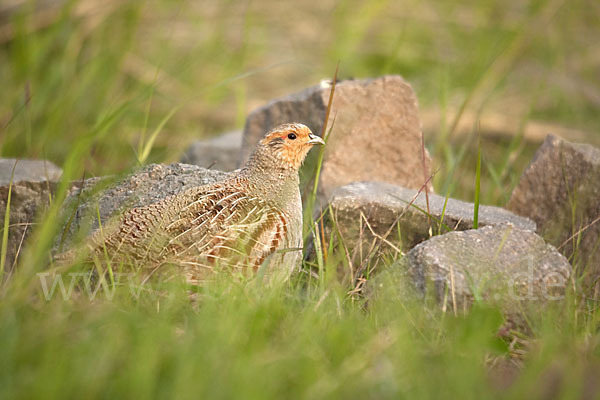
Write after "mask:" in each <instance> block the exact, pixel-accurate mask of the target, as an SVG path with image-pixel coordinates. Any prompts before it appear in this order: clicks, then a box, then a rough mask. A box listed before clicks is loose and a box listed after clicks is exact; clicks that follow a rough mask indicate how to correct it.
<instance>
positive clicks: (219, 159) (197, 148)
mask: <svg viewBox="0 0 600 400" xmlns="http://www.w3.org/2000/svg"><path fill="white" fill-rule="evenodd" d="M241 149H242V132H241V131H233V132H229V133H225V134H223V135H220V136H217V137H214V138H211V139H207V140H198V141H196V142H194V143H192V145H191V146H190V147H189V148H188V149H187V150H186V152H185V153H184V154H183V156H182V157H181V162H182V163H186V164H193V165H198V166H200V167H204V168H209V169H212V168H213V167H214V168H216V169H218V170H220V171H233V170H234V169H236V168H237V167H238V165H239V163H240V152H241Z"/></svg>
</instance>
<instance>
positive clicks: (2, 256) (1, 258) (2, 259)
mask: <svg viewBox="0 0 600 400" xmlns="http://www.w3.org/2000/svg"><path fill="white" fill-rule="evenodd" d="M18 163H19V160H17V161H15V165H13V169H12V172H11V173H10V182H9V184H8V196H7V198H6V210H5V211H4V227H3V229H4V230H3V231H2V250H1V251H0V284H1V283H2V278H3V277H4V268H5V265H6V256H7V252H8V229H9V226H10V200H11V196H12V185H13V180H14V178H15V169H16V168H17V164H18Z"/></svg>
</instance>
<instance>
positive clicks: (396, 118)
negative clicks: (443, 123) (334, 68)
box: [242, 75, 431, 197]
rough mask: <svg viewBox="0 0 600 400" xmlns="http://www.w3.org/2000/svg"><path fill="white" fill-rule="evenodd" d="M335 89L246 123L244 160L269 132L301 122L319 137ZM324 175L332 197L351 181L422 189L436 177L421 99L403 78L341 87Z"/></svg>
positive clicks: (270, 108) (314, 90) (318, 89)
mask: <svg viewBox="0 0 600 400" xmlns="http://www.w3.org/2000/svg"><path fill="white" fill-rule="evenodd" d="M330 90H331V87H330V85H329V84H322V85H317V86H313V87H310V88H308V89H306V90H304V91H302V92H299V93H295V94H292V95H289V96H286V97H282V98H279V99H277V100H274V101H273V102H271V103H269V104H267V105H266V106H264V107H262V108H259V109H257V110H255V111H254V112H252V113H251V114H250V115H249V116H248V119H247V120H246V126H245V128H244V143H243V147H242V162H243V161H245V160H246V159H247V158H248V157H249V155H250V153H251V152H252V149H253V147H254V145H256V143H257V142H258V140H259V139H260V138H261V137H262V135H264V133H265V132H266V131H268V130H269V129H271V128H273V127H274V126H276V125H278V124H281V123H285V122H301V123H303V124H306V125H307V126H308V127H309V128H311V130H312V131H313V132H315V133H317V134H319V133H320V132H321V130H322V124H323V121H324V119H325V112H326V109H327V103H328V100H329V93H330ZM333 116H335V117H336V118H335V125H334V127H333V130H332V133H331V136H330V137H329V142H328V144H327V148H326V151H325V159H324V163H323V168H322V171H321V182H320V189H321V191H322V193H323V194H324V195H325V196H326V197H329V196H330V194H331V193H332V192H333V190H334V189H335V188H337V187H340V186H343V185H345V184H348V183H350V182H355V181H363V180H373V181H381V182H388V183H394V184H398V185H402V186H406V187H409V188H415V189H418V188H420V187H421V186H422V185H423V183H424V182H425V180H426V179H427V177H429V174H430V164H431V162H430V159H429V155H428V154H427V152H426V155H425V157H426V169H427V170H426V172H424V171H423V161H422V159H421V124H420V121H419V110H418V105H417V98H416V96H415V93H414V92H413V90H412V88H411V87H410V85H409V84H408V83H407V82H406V81H404V79H402V78H401V77H400V76H393V75H392V76H384V77H381V78H377V79H361V80H348V81H342V82H340V83H338V84H337V85H336V89H335V96H334V100H333V105H332V110H331V118H330V119H329V126H328V129H329V128H330V127H331V124H333Z"/></svg>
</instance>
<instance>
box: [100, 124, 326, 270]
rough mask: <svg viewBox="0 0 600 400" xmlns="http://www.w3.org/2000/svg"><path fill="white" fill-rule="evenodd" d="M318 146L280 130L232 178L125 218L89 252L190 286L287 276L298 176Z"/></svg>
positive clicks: (297, 131) (295, 232) (300, 133)
mask: <svg viewBox="0 0 600 400" xmlns="http://www.w3.org/2000/svg"><path fill="white" fill-rule="evenodd" d="M316 144H324V142H323V140H322V139H321V138H320V137H318V136H316V135H313V134H312V132H311V131H310V129H309V128H308V127H306V126H305V125H302V124H298V123H291V124H284V125H280V126H278V127H276V128H274V129H272V130H271V131H269V132H268V133H267V134H266V135H265V136H264V137H263V138H262V139H261V140H260V142H259V143H258V145H257V147H256V149H255V150H254V153H253V154H252V156H251V157H250V159H249V160H248V162H247V163H246V164H245V165H244V167H243V168H242V169H240V170H239V171H237V172H236V173H234V174H233V175H232V176H231V177H230V178H228V179H226V180H224V181H222V182H219V183H216V184H212V185H206V186H201V187H197V188H193V189H189V190H186V191H183V192H181V193H178V194H176V195H173V196H170V197H167V198H165V199H164V200H162V201H159V202H157V203H154V204H151V205H148V206H145V207H140V208H133V209H131V210H129V211H127V212H125V213H124V214H123V215H122V216H121V217H120V219H119V220H117V221H115V223H113V224H112V225H111V224H109V225H108V226H107V227H106V228H104V229H101V230H99V231H97V232H96V233H95V234H94V235H93V237H92V241H91V243H90V246H91V250H92V252H93V254H94V256H95V257H97V258H98V259H100V260H102V259H106V258H108V261H109V262H110V263H111V264H118V263H134V264H135V265H141V266H159V265H162V264H165V263H169V264H176V265H179V266H182V267H183V268H184V274H185V276H186V278H187V280H188V281H190V282H196V281H198V280H202V279H204V277H206V273H207V272H208V271H212V270H214V269H216V268H227V269H234V270H241V271H257V270H258V269H259V268H260V267H261V266H262V265H266V266H267V268H269V269H273V268H275V269H279V270H281V271H290V270H293V269H294V267H296V266H297V265H298V263H299V261H300V259H301V250H302V246H303V243H302V201H301V198H300V191H299V187H298V185H299V178H298V169H299V168H300V166H301V165H302V163H303V161H304V159H305V157H306V155H307V153H308V152H309V150H310V149H311V148H312V147H313V146H314V145H316Z"/></svg>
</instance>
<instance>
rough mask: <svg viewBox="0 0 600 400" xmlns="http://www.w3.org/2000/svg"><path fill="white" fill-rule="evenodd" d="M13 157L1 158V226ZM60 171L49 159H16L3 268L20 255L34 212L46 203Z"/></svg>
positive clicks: (11, 263) (0, 224) (1, 224)
mask: <svg viewBox="0 0 600 400" xmlns="http://www.w3.org/2000/svg"><path fill="white" fill-rule="evenodd" d="M16 161H17V160H15V159H6V158H5V159H0V227H3V226H4V219H5V212H6V204H7V200H8V191H9V186H10V182H11V175H12V171H13V167H14V166H15V162H16ZM61 175H62V170H61V169H60V168H58V167H57V166H56V165H54V164H53V163H51V162H50V161H45V160H19V161H18V162H17V164H16V168H15V170H14V177H13V181H12V189H11V200H10V217H9V230H8V247H7V253H6V260H5V262H6V264H5V265H6V267H7V270H10V269H11V268H12V266H13V265H14V264H15V263H16V261H17V256H18V254H21V252H22V248H23V245H24V244H25V243H26V239H27V237H28V236H29V234H30V232H31V227H32V224H33V223H34V222H35V218H36V215H37V214H38V213H39V212H42V211H43V209H44V208H45V207H47V206H48V203H49V200H50V197H51V196H52V193H53V192H54V190H55V189H56V184H57V182H58V180H59V179H60V176H61Z"/></svg>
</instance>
